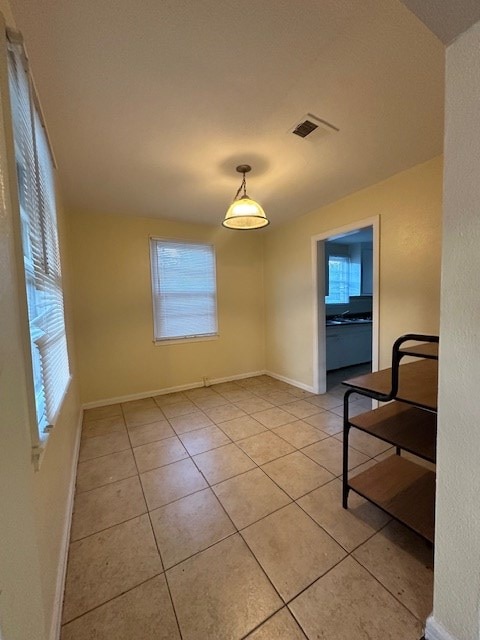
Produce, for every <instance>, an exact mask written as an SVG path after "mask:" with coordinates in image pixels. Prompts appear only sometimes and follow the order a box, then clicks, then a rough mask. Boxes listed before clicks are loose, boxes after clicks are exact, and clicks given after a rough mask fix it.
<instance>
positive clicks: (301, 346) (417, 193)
mask: <svg viewBox="0 0 480 640" xmlns="http://www.w3.org/2000/svg"><path fill="white" fill-rule="evenodd" d="M441 209H442V159H441V158H435V159H433V160H431V161H429V162H427V163H425V164H422V165H418V166H416V167H414V168H413V169H410V170H408V171H404V172H402V173H399V174H397V175H395V176H393V177H392V178H389V179H388V180H385V181H384V182H381V183H379V184H377V185H375V186H373V187H370V188H368V189H364V190H362V191H359V192H357V193H355V194H353V195H351V196H349V197H347V198H344V199H342V200H339V201H337V202H335V203H334V204H331V205H329V206H326V207H323V208H321V209H319V210H317V211H314V212H312V213H309V214H307V215H304V216H302V217H300V218H297V219H296V220H294V221H292V222H290V223H288V224H285V225H283V226H282V227H280V228H278V229H275V228H272V230H271V231H270V232H269V233H268V234H267V236H266V243H265V292H266V328H267V331H266V363H267V370H268V371H271V372H274V373H276V374H279V375H282V376H285V377H287V378H290V379H292V380H295V381H297V382H300V383H302V384H305V385H308V386H312V385H313V348H314V347H313V344H314V342H313V341H314V335H313V331H314V322H313V304H314V291H313V279H312V256H311V237H312V236H315V235H317V234H320V233H323V232H326V231H328V230H330V229H336V228H339V227H342V226H344V225H348V224H350V223H353V222H355V221H357V220H363V219H367V218H370V217H372V216H376V215H379V216H380V296H379V300H380V345H379V348H380V367H386V366H388V364H389V361H390V350H391V345H392V342H393V340H394V339H395V338H396V337H398V336H399V335H401V334H403V333H409V332H419V333H422V332H425V333H438V322H439V288H440V244H441V229H440V226H441Z"/></svg>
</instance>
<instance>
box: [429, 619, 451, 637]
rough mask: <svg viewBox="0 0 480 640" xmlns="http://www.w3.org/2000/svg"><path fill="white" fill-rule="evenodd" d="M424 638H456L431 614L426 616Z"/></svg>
mask: <svg viewBox="0 0 480 640" xmlns="http://www.w3.org/2000/svg"><path fill="white" fill-rule="evenodd" d="M425 638H426V640H456V638H454V637H453V636H452V634H451V633H449V632H448V631H447V630H446V629H445V627H444V626H443V625H442V624H440V622H437V621H436V620H435V618H434V617H433V616H429V617H428V618H427V623H426V625H425Z"/></svg>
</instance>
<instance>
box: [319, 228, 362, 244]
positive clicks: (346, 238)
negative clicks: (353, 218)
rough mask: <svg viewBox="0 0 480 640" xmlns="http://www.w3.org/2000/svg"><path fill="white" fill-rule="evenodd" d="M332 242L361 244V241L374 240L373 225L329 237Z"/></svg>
mask: <svg viewBox="0 0 480 640" xmlns="http://www.w3.org/2000/svg"><path fill="white" fill-rule="evenodd" d="M327 242H329V243H331V244H359V243H360V242H373V227H364V228H363V229H359V230H358V231H349V232H348V233H344V234H343V235H340V236H335V237H334V238H329V239H328V240H327Z"/></svg>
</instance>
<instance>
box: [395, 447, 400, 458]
mask: <svg viewBox="0 0 480 640" xmlns="http://www.w3.org/2000/svg"><path fill="white" fill-rule="evenodd" d="M401 451H402V450H401V449H400V447H395V453H396V455H397V456H400V455H401Z"/></svg>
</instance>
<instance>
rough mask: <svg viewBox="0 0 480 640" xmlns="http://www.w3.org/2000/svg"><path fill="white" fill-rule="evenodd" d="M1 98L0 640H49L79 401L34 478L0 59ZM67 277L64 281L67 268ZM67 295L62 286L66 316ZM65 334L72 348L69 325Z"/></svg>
mask: <svg viewBox="0 0 480 640" xmlns="http://www.w3.org/2000/svg"><path fill="white" fill-rule="evenodd" d="M4 9H7V10H8V7H7V6H6V3H5V1H4V0H0V10H1V11H2V12H3V10H4ZM5 15H7V16H8V15H9V11H5ZM0 24H1V20H0ZM9 24H10V25H12V26H13V21H12V18H11V15H10V17H9ZM0 29H1V27H0ZM1 32H2V34H3V29H1ZM0 96H1V101H0V186H1V189H0V193H1V197H0V256H1V257H0V310H1V312H0V629H1V631H0V635H1V636H2V637H3V639H4V640H45V639H47V638H50V637H51V635H50V632H51V626H52V622H54V611H55V606H56V604H59V603H58V602H57V601H56V587H57V578H58V572H59V569H61V567H62V562H61V561H62V558H63V551H64V545H63V543H64V534H65V527H66V525H67V523H68V518H69V512H68V492H69V482H70V477H71V473H72V470H73V467H74V464H75V460H74V442H75V438H76V433H77V427H78V422H79V401H78V394H77V388H76V379H75V375H74V376H73V380H72V384H71V386H70V390H69V393H68V395H67V398H66V401H65V403H64V405H63V408H62V411H61V415H60V417H59V419H58V422H57V424H56V425H55V429H54V430H53V432H52V433H51V435H50V437H49V440H48V444H47V447H46V452H45V455H44V458H43V460H42V464H41V468H40V470H39V471H35V470H34V466H33V464H32V447H31V444H32V441H31V437H30V422H29V420H30V414H29V408H28V407H29V397H30V396H29V394H30V390H31V383H30V381H29V376H30V372H29V367H28V359H27V356H26V351H25V333H24V329H25V327H26V315H25V313H26V309H25V300H24V297H23V296H22V295H21V289H20V288H19V285H18V282H19V281H18V270H19V267H20V268H21V261H20V262H19V260H18V248H19V247H18V240H19V239H18V233H17V232H18V228H17V225H16V216H15V213H14V210H15V204H14V201H15V199H14V198H13V200H12V199H11V194H12V193H14V188H15V184H14V182H12V180H11V178H12V174H13V173H14V171H15V164H14V162H13V163H12V162H11V159H12V147H11V144H10V143H11V135H10V134H11V131H10V129H9V124H8V122H9V113H8V111H9V107H8V104H7V102H6V69H5V60H4V58H1V59H0ZM7 152H8V153H7ZM60 224H62V216H61V215H60ZM62 245H64V243H62ZM64 266H65V265H64ZM64 275H65V277H66V280H67V281H68V269H64ZM68 292H69V288H68V283H67V287H66V303H67V309H68V300H69V297H68ZM69 328H70V331H69V346H70V348H71V349H72V343H73V340H72V339H71V337H72V336H71V322H70V323H69ZM71 355H73V353H72V350H71ZM72 372H74V364H73V358H72Z"/></svg>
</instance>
